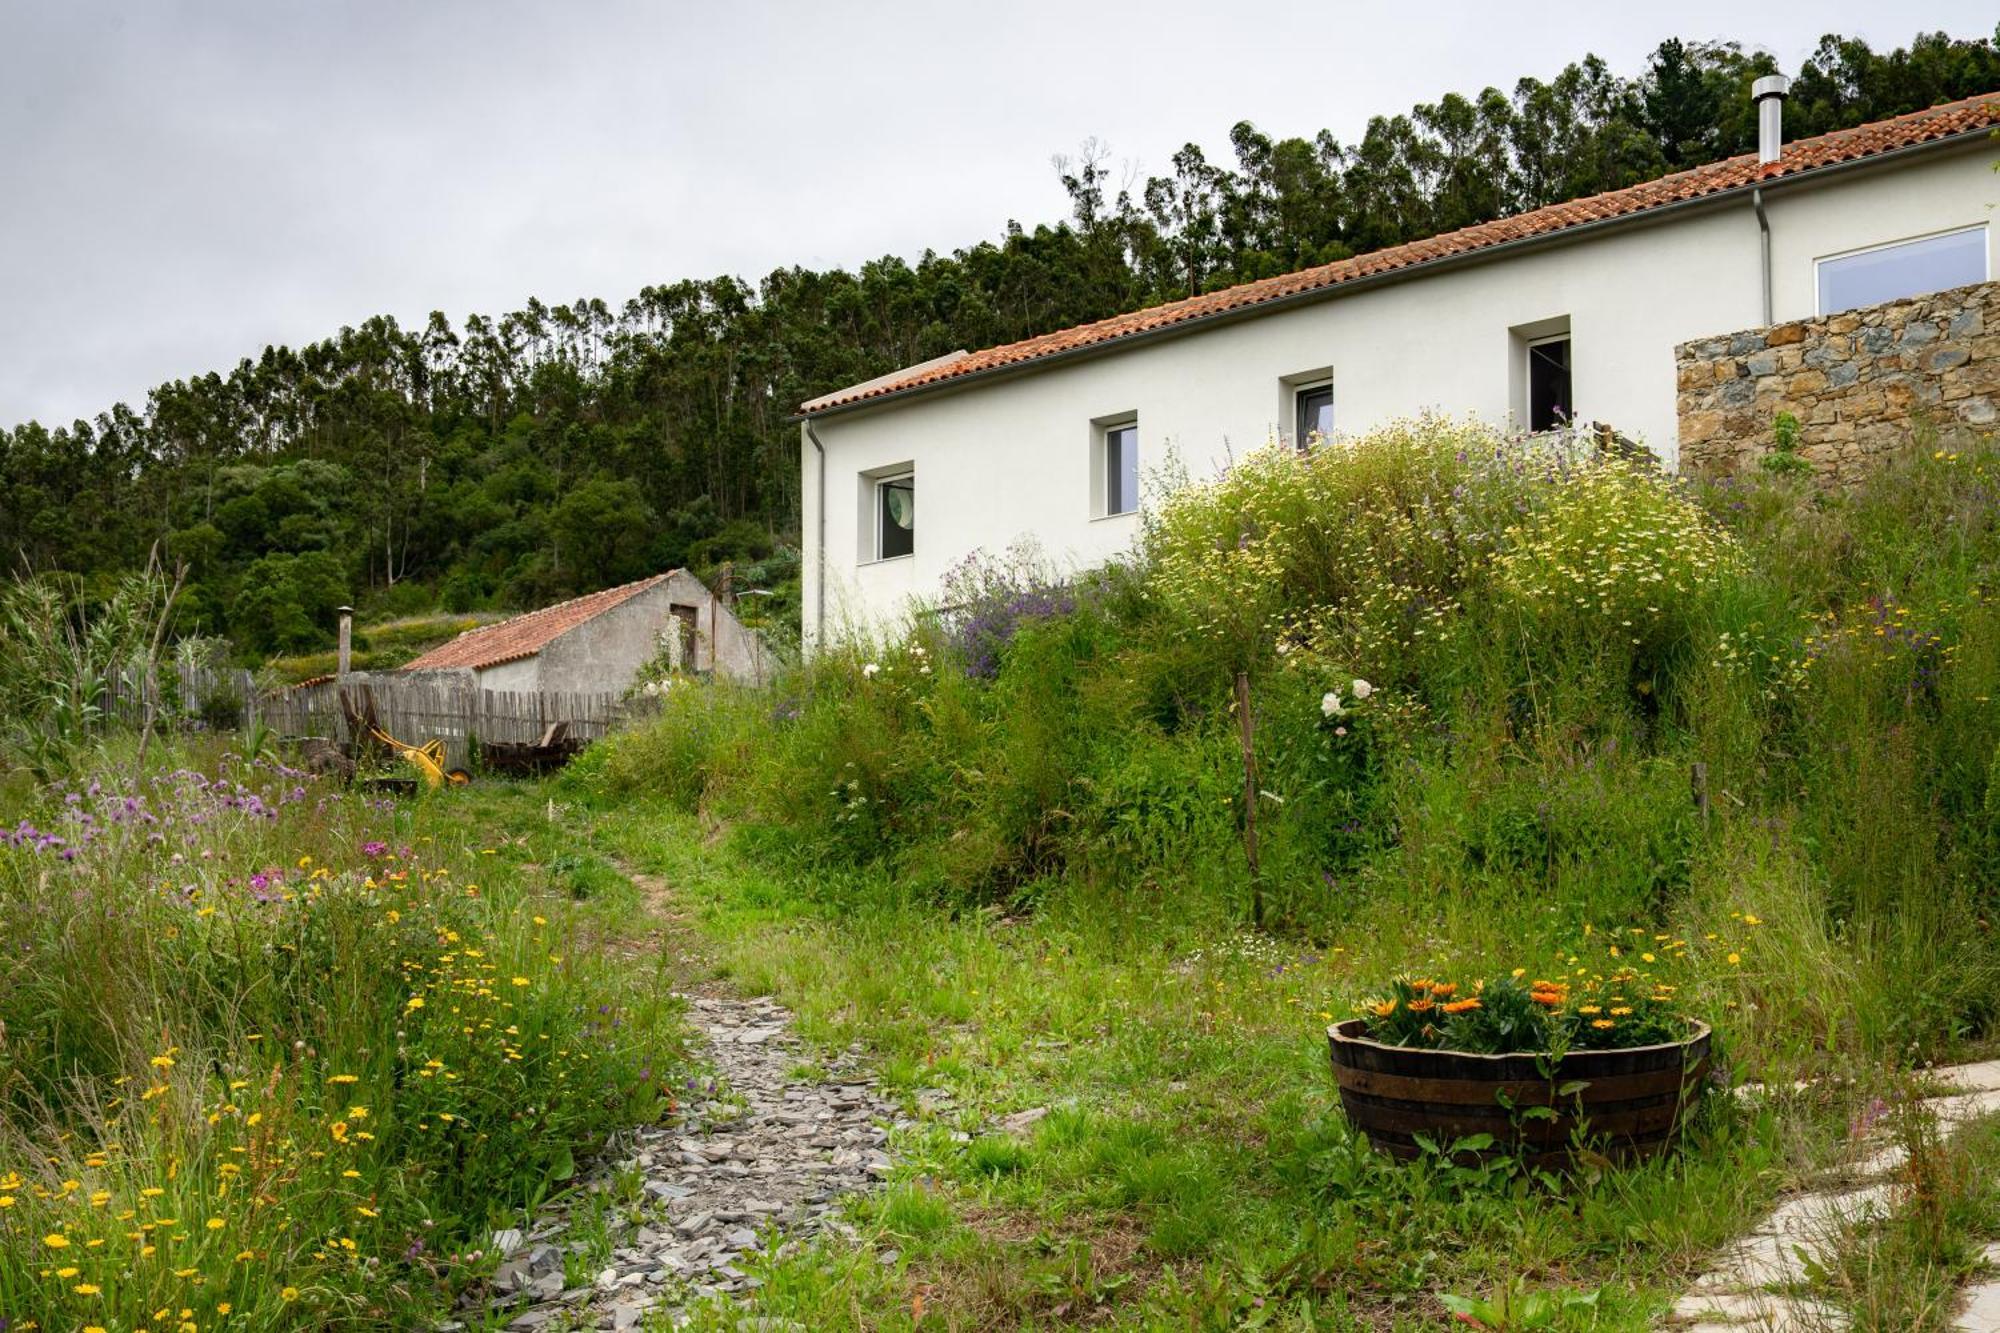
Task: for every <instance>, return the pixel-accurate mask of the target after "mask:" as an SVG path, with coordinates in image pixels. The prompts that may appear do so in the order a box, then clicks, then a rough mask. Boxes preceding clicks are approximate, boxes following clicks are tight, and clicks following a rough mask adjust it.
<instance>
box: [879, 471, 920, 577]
mask: <svg viewBox="0 0 2000 1333" xmlns="http://www.w3.org/2000/svg"><path fill="white" fill-rule="evenodd" d="M898 490H900V491H905V492H907V493H908V494H909V497H910V523H909V526H908V527H904V526H903V525H902V524H900V523H897V522H895V521H894V520H893V519H892V518H891V517H890V514H889V495H890V493H891V492H892V491H898ZM916 504H917V474H916V473H915V472H902V473H898V474H897V475H895V476H893V477H878V478H876V480H875V558H876V559H877V560H901V559H903V558H904V557H905V556H912V555H915V554H916V553H917V515H916ZM891 534H894V538H895V540H894V541H892V540H891ZM898 547H900V548H901V549H893V548H898Z"/></svg>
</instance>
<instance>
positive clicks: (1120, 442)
mask: <svg viewBox="0 0 2000 1333" xmlns="http://www.w3.org/2000/svg"><path fill="white" fill-rule="evenodd" d="M1138 507H1139V427H1138V426H1137V425H1136V424H1132V423H1127V424H1126V425H1123V426H1108V427H1106V428H1105V431H1104V513H1105V516H1106V517H1107V518H1108V517H1110V516H1111V515H1113V514H1129V513H1131V512H1132V511H1133V510H1135V509H1137V508H1138Z"/></svg>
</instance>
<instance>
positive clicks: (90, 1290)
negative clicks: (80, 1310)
mask: <svg viewBox="0 0 2000 1333" xmlns="http://www.w3.org/2000/svg"><path fill="white" fill-rule="evenodd" d="M70 1290H71V1291H73V1292H75V1293H76V1294H77V1295H79V1296H95V1295H96V1294H97V1293H98V1292H100V1291H102V1290H104V1288H102V1287H100V1286H98V1285H97V1284H96V1283H95V1282H79V1283H77V1284H76V1285H75V1286H74V1287H71V1288H70Z"/></svg>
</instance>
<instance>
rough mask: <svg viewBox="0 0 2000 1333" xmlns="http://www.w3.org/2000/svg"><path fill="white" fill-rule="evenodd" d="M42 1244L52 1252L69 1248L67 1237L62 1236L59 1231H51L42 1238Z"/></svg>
mask: <svg viewBox="0 0 2000 1333" xmlns="http://www.w3.org/2000/svg"><path fill="white" fill-rule="evenodd" d="M42 1244H44V1245H46V1246H48V1247H49V1248H50V1249H52V1250H66V1249H68V1248H69V1237H68V1236H65V1235H63V1233H62V1232H60V1231H51V1232H50V1233H49V1234H48V1235H46V1236H44V1237H42Z"/></svg>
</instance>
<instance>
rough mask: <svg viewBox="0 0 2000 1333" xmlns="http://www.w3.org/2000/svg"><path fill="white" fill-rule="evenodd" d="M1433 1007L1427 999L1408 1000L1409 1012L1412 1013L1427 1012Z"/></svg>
mask: <svg viewBox="0 0 2000 1333" xmlns="http://www.w3.org/2000/svg"><path fill="white" fill-rule="evenodd" d="M1435 1007H1436V1006H1434V1005H1433V1004H1432V1003H1431V1002H1430V1001H1429V1000H1411V1001H1410V1012H1411V1013H1413V1014H1427V1013H1429V1012H1430V1011H1431V1010H1432V1009H1433V1008H1435Z"/></svg>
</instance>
